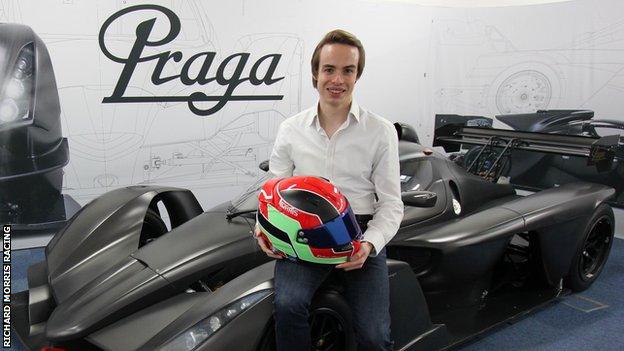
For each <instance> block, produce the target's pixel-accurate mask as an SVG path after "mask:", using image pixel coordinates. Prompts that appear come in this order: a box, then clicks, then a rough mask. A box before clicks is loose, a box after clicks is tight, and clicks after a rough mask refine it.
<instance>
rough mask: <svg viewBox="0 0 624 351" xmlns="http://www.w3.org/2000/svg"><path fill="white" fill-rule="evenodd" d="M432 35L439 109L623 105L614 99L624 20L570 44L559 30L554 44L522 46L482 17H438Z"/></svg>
mask: <svg viewBox="0 0 624 351" xmlns="http://www.w3.org/2000/svg"><path fill="white" fill-rule="evenodd" d="M528 32H529V33H527V35H530V31H528ZM432 35H433V46H434V48H433V49H434V51H435V52H436V55H437V56H436V57H437V60H436V61H435V62H436V63H435V65H437V66H436V67H435V72H436V73H437V74H439V75H438V76H436V78H437V79H436V81H435V83H436V85H435V88H434V96H435V102H434V104H435V106H434V107H435V110H436V113H460V114H478V115H487V116H492V115H498V114H510V113H528V112H535V111H537V110H544V109H554V108H589V109H592V110H595V111H597V113H598V114H599V115H605V114H607V115H611V116H616V115H619V111H620V110H621V108H622V105H621V104H614V103H613V101H618V100H621V99H620V98H618V96H621V94H622V92H623V91H624V71H623V69H624V20H620V21H617V22H615V23H612V24H608V25H605V26H604V27H602V28H600V29H598V30H596V31H592V32H587V33H584V34H582V35H580V36H578V37H576V38H575V39H573V40H572V41H565V42H564V44H558V43H561V42H562V41H561V40H558V38H556V35H553V45H552V46H551V48H549V49H540V50H527V49H520V48H518V47H516V46H515V45H514V43H512V42H511V40H509V39H508V37H507V36H506V35H505V33H503V32H502V31H501V30H500V29H499V28H497V27H496V26H492V25H488V24H487V23H485V22H483V21H480V20H470V19H466V20H460V19H448V20H446V19H435V20H434V21H433V28H432ZM453 55H455V56H453ZM457 67H464V68H465V69H464V71H462V72H458V68H457ZM453 73H455V74H453ZM458 77H459V78H458ZM458 79H461V80H462V81H458ZM614 99H616V100H614Z"/></svg>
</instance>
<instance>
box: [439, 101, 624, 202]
mask: <svg viewBox="0 0 624 351" xmlns="http://www.w3.org/2000/svg"><path fill="white" fill-rule="evenodd" d="M496 119H497V120H499V121H501V122H503V123H505V124H506V125H508V126H509V127H511V128H512V129H513V130H517V131H527V132H535V133H548V134H555V135H578V136H586V137H590V138H600V137H604V136H613V137H614V138H618V137H619V143H618V142H617V141H615V142H614V147H613V150H611V152H612V153H613V161H612V162H609V163H605V165H604V166H603V167H586V165H587V158H585V157H579V156H575V155H567V154H563V155H562V154H556V153H544V152H535V151H530V152H526V151H522V150H517V151H516V152H514V153H513V154H511V155H509V156H508V157H506V158H507V162H506V165H505V168H506V169H505V173H506V175H507V176H508V177H509V178H510V182H511V183H513V184H514V185H515V186H516V188H521V189H525V190H531V191H537V190H543V189H547V188H552V187H554V186H559V185H561V184H565V183H570V182H576V181H587V182H592V183H598V184H604V185H608V186H610V187H613V188H614V189H615V196H614V197H613V198H612V199H611V200H610V201H609V203H610V204H611V205H613V206H616V207H621V208H624V137H621V136H619V135H620V134H624V122H623V121H618V120H610V119H594V112H593V111H590V110H541V111H537V112H535V113H522V114H510V115H498V116H496ZM492 122H493V120H492V119H491V118H487V117H482V116H461V115H436V133H435V135H436V136H438V137H444V136H445V135H449V132H450V131H453V132H454V131H455V129H453V126H455V127H456V126H462V125H465V126H469V127H471V126H479V127H482V126H486V127H492ZM436 143H439V141H438V142H436ZM442 144H444V142H442V143H441V144H440V145H442ZM453 150H455V151H459V146H458V145H455V148H454V149H453ZM481 150H482V147H480V146H475V147H472V148H471V149H470V150H468V151H467V152H466V153H465V155H463V156H462V157H461V158H459V159H458V161H461V164H462V165H463V167H465V168H469V167H470V165H471V164H472V163H473V162H474V160H475V157H476V156H477V155H478V154H479V153H480V151H481ZM501 150H502V149H500V148H498V149H497V148H495V149H494V152H493V153H492V155H493V156H494V155H496V156H497V155H498V154H499V153H500V151H501ZM473 168H474V169H475V170H476V167H475V166H473Z"/></svg>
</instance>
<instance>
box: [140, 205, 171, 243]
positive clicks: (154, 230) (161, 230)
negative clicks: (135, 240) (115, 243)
mask: <svg viewBox="0 0 624 351" xmlns="http://www.w3.org/2000/svg"><path fill="white" fill-rule="evenodd" d="M167 230H168V229H167V225H166V224H165V222H163V220H162V218H160V215H159V214H158V213H157V212H156V211H154V210H152V209H151V208H148V209H147V212H146V213H145V218H143V228H142V229H141V237H140V238H139V247H141V246H144V245H147V244H149V243H150V242H152V241H154V240H156V239H157V238H158V237H160V236H161V235H163V234H165V233H166V232H167Z"/></svg>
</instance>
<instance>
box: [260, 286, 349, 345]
mask: <svg viewBox="0 0 624 351" xmlns="http://www.w3.org/2000/svg"><path fill="white" fill-rule="evenodd" d="M310 334H311V335H310V337H311V343H312V349H311V350H313V351H355V350H356V343H355V334H354V332H353V325H352V321H351V310H350V309H349V305H348V304H347V302H346V301H345V300H344V298H343V297H342V296H341V295H339V294H335V293H325V294H319V296H317V297H316V298H315V299H314V300H313V301H312V304H311V306H310ZM258 350H259V351H272V350H275V325H274V324H273V323H270V326H269V327H268V328H267V331H266V333H265V334H264V336H263V338H262V341H261V342H260V347H259V348H258Z"/></svg>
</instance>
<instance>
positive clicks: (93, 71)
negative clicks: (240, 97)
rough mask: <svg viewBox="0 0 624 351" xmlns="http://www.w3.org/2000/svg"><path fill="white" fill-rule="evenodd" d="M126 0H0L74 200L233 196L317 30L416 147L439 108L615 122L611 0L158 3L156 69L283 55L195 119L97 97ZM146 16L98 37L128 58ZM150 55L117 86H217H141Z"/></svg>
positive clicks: (291, 99) (621, 27)
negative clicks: (145, 191)
mask: <svg viewBox="0 0 624 351" xmlns="http://www.w3.org/2000/svg"><path fill="white" fill-rule="evenodd" d="M522 1H524V2H525V3H530V2H532V0H522ZM137 3H140V2H134V1H124V2H111V1H105V0H100V1H95V2H94V1H85V0H72V1H62V2H61V1H55V2H49V1H48V2H41V1H35V0H22V1H18V0H7V1H2V2H0V21H5V22H18V23H24V24H28V25H30V26H31V27H33V29H34V30H35V31H36V32H37V33H38V34H39V35H40V36H41V37H42V39H43V40H44V42H45V43H46V44H47V46H48V48H49V50H50V54H51V56H52V60H53V64H54V69H55V73H56V78H57V82H58V87H59V94H60V98H61V106H62V109H63V113H62V123H63V132H64V135H65V136H67V137H68V139H69V143H70V154H71V156H70V158H71V160H70V164H69V165H68V166H67V167H66V168H65V170H66V176H65V184H64V187H65V189H64V192H65V193H67V194H69V195H72V196H73V197H74V198H76V199H77V200H78V201H79V202H81V203H82V204H84V203H86V202H87V201H89V200H90V199H92V198H94V197H96V196H98V195H99V194H102V193H103V192H105V191H107V190H110V189H113V188H116V187H120V186H125V185H129V184H146V183H158V184H166V185H174V186H180V187H186V188H190V189H192V190H193V191H194V192H195V193H196V194H197V195H198V197H199V199H200V201H201V202H202V204H203V205H204V206H205V207H209V206H211V205H214V204H216V203H218V202H221V201H224V200H226V199H229V198H231V197H232V196H233V194H235V193H238V192H240V191H241V190H242V189H244V188H245V187H246V186H247V185H248V184H250V183H251V182H252V181H253V180H255V179H256V178H257V177H258V173H259V171H258V169H257V167H256V165H257V164H258V163H259V162H260V161H262V160H264V159H266V158H267V157H268V153H269V151H270V148H271V144H272V141H273V138H274V136H275V132H276V128H277V126H278V125H279V123H280V122H281V121H282V120H283V119H284V118H287V117H288V116H290V115H292V114H294V113H296V112H297V111H299V110H300V109H302V108H305V107H307V106H310V105H311V104H313V103H314V102H315V99H316V92H315V90H314V89H312V87H311V83H310V73H309V72H310V68H309V59H310V56H311V53H312V50H313V48H314V46H315V44H316V42H317V41H318V40H319V39H320V37H321V36H322V35H323V34H324V33H325V32H327V31H328V30H331V29H334V28H343V29H347V30H349V31H352V32H354V33H356V34H357V35H358V36H359V37H360V39H361V40H362V42H363V43H364V45H365V47H366V50H367V64H366V69H365V72H364V75H363V77H362V79H361V80H360V82H358V86H357V89H356V98H357V99H358V100H359V102H360V103H361V104H362V105H364V106H367V107H369V108H370V109H372V110H374V111H376V112H378V113H379V114H381V115H383V116H385V117H386V118H388V119H390V120H394V121H403V122H408V123H411V124H413V125H415V126H416V127H417V128H418V131H419V134H420V136H421V140H423V141H424V142H425V143H430V142H431V140H432V133H433V123H434V119H433V116H434V114H436V113H458V114H482V115H488V116H492V115H494V114H499V113H508V112H524V111H534V110H535V109H538V108H540V109H541V108H589V109H593V110H594V111H596V115H597V116H599V117H600V118H612V119H620V120H622V119H623V118H624V117H623V116H622V114H621V111H624V99H622V98H621V97H622V92H623V91H624V73H623V72H624V71H623V69H624V20H623V19H622V16H621V14H622V13H624V3H623V2H621V1H618V0H600V1H583V0H575V1H565V2H556V3H551V4H544V5H527V6H509V7H507V6H505V7H487V6H491V2H488V1H485V0H483V1H479V2H469V1H466V2H465V3H466V4H470V5H471V6H474V5H480V6H486V7H473V8H461V7H459V8H458V7H439V6H458V5H460V6H461V3H460V2H458V1H454V2H453V1H436V4H435V5H437V6H421V5H418V4H414V3H410V2H404V1H372V0H367V1H360V0H344V1H329V0H320V1H304V0H298V1H295V0H272V1H268V0H266V1H245V0H232V1H174V0H170V1H155V3H157V4H161V5H162V6H165V7H167V8H169V9H171V10H173V11H174V12H175V13H176V14H177V15H178V16H179V17H180V18H181V26H182V31H181V33H180V35H179V36H178V37H177V38H176V39H175V40H174V41H173V42H171V43H169V44H167V45H164V46H162V47H157V48H152V49H151V50H147V49H146V52H150V53H157V52H162V51H166V50H170V51H176V50H179V51H181V52H182V53H183V56H184V59H183V61H182V62H180V63H171V62H170V63H169V64H167V65H166V68H165V73H166V74H175V73H176V72H179V71H180V70H181V67H182V65H183V63H184V61H185V60H187V59H188V58H189V57H191V56H192V55H193V54H197V53H199V52H216V53H217V56H216V57H215V60H214V62H215V64H214V66H213V67H212V68H211V70H210V71H209V73H210V74H211V75H214V74H215V72H216V67H217V65H218V63H220V62H221V61H223V59H224V58H225V57H227V56H228V55H231V54H233V53H238V52H249V53H250V54H251V59H250V60H251V62H250V63H249V64H248V65H247V66H246V68H245V70H246V71H245V72H246V73H247V74H248V73H249V69H250V66H251V64H252V63H253V62H254V60H257V59H258V58H259V57H261V56H263V55H265V54H270V53H279V54H281V55H282V58H281V60H280V63H279V65H278V68H277V70H276V74H275V76H277V77H282V76H283V77H285V78H284V79H283V80H282V81H280V83H277V84H274V85H271V86H258V87H256V86H251V85H250V84H248V83H247V84H241V86H240V87H239V88H238V89H237V90H236V92H235V95H236V94H256V95H257V94H269V95H270V94H277V95H283V96H284V98H283V99H282V100H280V101H251V102H236V101H233V102H229V103H228V104H227V105H226V106H225V107H224V108H223V109H222V110H220V111H219V112H218V113H216V114H214V115H211V116H206V117H200V116H197V115H195V114H193V113H192V112H191V111H190V110H189V108H188V105H187V104H186V103H185V102H177V103H171V102H169V103H141V104H127V103H126V104H102V99H103V98H105V97H108V96H110V95H111V93H112V91H113V87H114V86H115V84H116V83H117V79H118V77H119V74H120V72H121V70H122V67H123V66H122V65H121V64H119V63H116V62H113V61H111V60H109V59H108V58H107V57H105V56H104V55H103V54H102V51H101V50H100V47H99V45H98V40H97V37H98V32H99V30H100V27H101V26H102V24H103V23H104V21H105V20H106V19H107V18H108V17H109V16H110V15H111V14H113V13H114V12H116V11H118V10H120V9H122V8H125V7H128V6H131V5H136V4H137ZM150 3H154V1H152V2H150ZM451 3H453V4H451ZM462 3H463V2H462ZM497 3H499V2H497ZM505 4H508V3H505ZM153 16H156V18H157V22H156V27H155V32H157V33H161V34H162V33H165V32H167V31H168V25H167V22H166V21H165V17H164V16H162V15H159V14H156V13H155V12H151V13H149V12H148V13H142V14H137V15H134V16H131V18H127V19H125V20H124V21H123V22H119V23H117V24H116V25H115V26H113V30H112V32H111V33H110V35H109V36H107V38H106V41H107V43H108V45H110V46H111V48H112V50H114V51H115V52H117V53H120V54H125V55H127V53H128V52H129V50H130V47H131V46H132V44H133V43H134V40H135V34H134V31H135V29H136V25H137V24H138V23H140V22H142V21H145V20H147V19H149V18H151V17H153ZM154 65H155V62H148V63H142V64H140V65H139V66H138V67H137V69H136V71H135V74H134V75H133V79H132V81H131V84H130V85H129V87H128V94H127V95H137V96H184V95H188V94H190V93H193V92H197V91H200V92H204V93H205V94H207V95H221V94H223V91H224V88H223V87H220V86H218V85H217V84H215V83H214V82H213V83H209V84H206V85H203V86H201V85H197V84H196V85H191V86H185V85H182V84H181V83H180V82H179V81H178V80H175V81H172V82H169V83H166V84H162V85H159V86H155V85H153V84H151V82H150V81H149V79H150V76H151V73H152V71H153V69H154ZM195 69H198V67H195ZM232 69H233V66H229V68H228V69H227V70H226V72H230V73H231V71H232ZM523 85H524V86H525V87H526V86H528V87H529V88H528V90H529V96H530V97H531V98H532V99H529V102H527V101H526V100H522V99H521V96H522V95H523V92H520V91H518V89H515V88H514V87H516V88H517V87H521V86H523ZM202 106H203V107H210V106H211V105H210V104H209V103H204V104H203V105H202ZM621 218H622V217H621V216H620V219H619V220H618V221H619V223H620V224H618V225H620V226H621V223H622V220H621ZM619 232H620V233H624V230H622V228H621V227H620V230H619Z"/></svg>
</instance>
